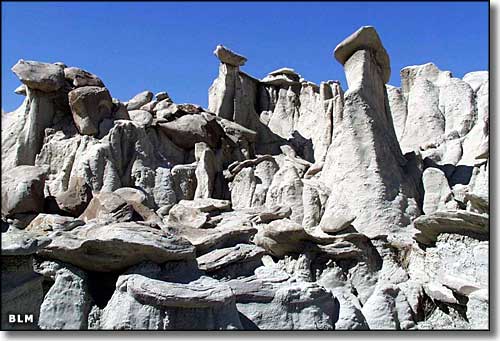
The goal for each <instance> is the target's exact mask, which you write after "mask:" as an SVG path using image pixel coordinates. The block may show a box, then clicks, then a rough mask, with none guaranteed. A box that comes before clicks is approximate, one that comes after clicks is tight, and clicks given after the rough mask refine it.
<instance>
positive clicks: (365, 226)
mask: <svg viewBox="0 0 500 341" xmlns="http://www.w3.org/2000/svg"><path fill="white" fill-rule="evenodd" d="M335 58H337V60H338V61H339V62H340V63H341V64H343V65H344V70H345V73H346V78H347V82H348V85H349V89H348V90H347V91H346V93H345V94H344V110H343V112H342V116H341V117H339V118H336V119H334V121H335V122H336V124H335V125H334V127H333V139H332V143H331V145H330V147H329V149H328V154H327V158H326V162H325V166H324V168H323V172H322V179H323V181H324V182H325V183H327V184H328V185H329V187H330V189H331V196H330V197H329V199H328V203H327V207H326V211H325V215H324V218H325V219H327V218H328V217H329V216H335V215H336V214H337V213H338V212H339V210H341V207H342V210H344V209H345V208H344V206H345V205H347V207H348V209H349V211H350V212H351V213H352V214H354V215H355V216H356V217H357V218H356V219H355V220H354V222H353V223H352V224H353V226H354V227H355V228H356V229H357V230H358V231H360V232H362V233H365V234H367V235H368V236H370V237H375V236H377V235H388V234H392V233H400V232H401V231H404V229H405V226H407V225H408V224H409V223H410V221H411V219H412V218H415V217H416V216H418V215H419V214H420V211H419V207H418V203H417V191H416V188H415V186H414V185H413V184H412V183H411V181H408V180H407V179H408V173H409V172H410V170H409V169H408V167H409V165H408V164H407V161H406V159H405V157H404V156H403V154H402V153H401V149H400V147H399V143H398V140H397V138H396V134H395V131H394V125H393V122H392V116H391V112H390V108H389V102H388V98H387V91H386V87H385V83H386V82H387V80H388V78H389V75H390V65H389V57H388V55H387V52H386V50H385V49H384V47H383V46H382V43H381V41H380V38H379V36H378V34H377V32H376V31H375V29H374V28H373V27H371V26H364V27H361V28H360V29H359V30H358V31H356V32H355V33H354V34H352V35H351V36H349V37H348V38H347V39H345V40H344V41H343V42H341V43H340V44H339V45H338V46H337V47H336V48H335Z"/></svg>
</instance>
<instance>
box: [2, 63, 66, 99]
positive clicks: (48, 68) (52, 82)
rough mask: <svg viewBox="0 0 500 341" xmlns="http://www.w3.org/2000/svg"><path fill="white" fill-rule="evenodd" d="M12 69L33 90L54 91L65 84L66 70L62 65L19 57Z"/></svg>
mask: <svg viewBox="0 0 500 341" xmlns="http://www.w3.org/2000/svg"><path fill="white" fill-rule="evenodd" d="M12 71H13V72H14V73H15V74H16V76H17V77H18V78H19V79H20V80H21V82H23V83H24V84H25V85H26V86H27V87H29V88H31V89H33V90H40V91H43V92H54V91H57V90H59V89H60V88H61V87H62V86H63V85H64V71H63V67H61V66H60V65H54V64H48V63H40V62H35V61H29V60H26V61H25V60H23V59H19V61H18V62H17V63H16V65H14V66H13V67H12Z"/></svg>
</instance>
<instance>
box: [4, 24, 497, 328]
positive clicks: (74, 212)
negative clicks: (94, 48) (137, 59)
mask: <svg viewBox="0 0 500 341" xmlns="http://www.w3.org/2000/svg"><path fill="white" fill-rule="evenodd" d="M214 54H215V55H216V57H217V58H218V60H219V61H220V64H219V75H218V77H217V78H216V79H215V80H214V82H213V84H212V86H211V87H210V89H209V106H208V108H207V109H206V108H202V107H200V106H198V105H194V104H179V103H175V102H174V101H173V99H171V98H170V97H169V95H168V93H167V92H160V93H158V94H156V95H153V93H151V92H149V91H143V92H141V93H139V94H137V95H136V96H134V97H133V98H132V99H130V100H129V101H127V102H121V101H120V100H118V99H115V98H112V97H111V94H110V92H109V90H108V89H107V88H106V87H105V85H104V83H103V82H102V81H101V80H100V79H99V78H98V77H97V76H95V75H93V74H91V73H90V72H88V71H85V70H82V69H79V68H75V67H67V66H66V65H64V64H62V63H55V64H48V63H40V62H31V61H24V60H20V61H19V62H18V63H17V64H16V65H15V66H14V67H13V71H14V73H15V74H16V75H17V76H18V77H19V79H20V80H21V82H22V85H21V86H20V87H19V88H18V89H16V93H18V94H20V95H22V96H25V99H24V101H23V103H22V105H21V106H20V107H19V108H18V109H17V110H16V111H14V112H12V113H4V112H2V263H3V264H4V265H3V267H2V328H3V329H15V328H16V326H15V325H11V324H9V323H8V320H7V318H6V316H7V315H8V314H10V313H29V312H31V311H32V312H33V313H34V314H35V320H34V321H33V323H32V324H31V325H30V326H31V327H32V328H34V329H36V328H42V329H75V328H76V329H155V330H164V329H249V330H255V329H307V330H310V329H322V330H331V329H348V330H351V329H395V330H399V329H443V328H451V329H453V328H460V329H464V328H465V329H469V328H470V329H485V328H488V323H489V316H488V306H489V303H488V302H489V297H488V276H489V273H488V248H489V193H488V180H489V176H488V174H489V149H488V148H489V108H488V89H489V87H488V73H487V72H472V73H470V74H467V75H466V76H464V78H463V79H458V78H454V77H453V76H452V74H451V72H448V71H441V70H439V69H438V68H437V66H435V65H434V64H431V63H429V64H424V65H419V66H409V67H406V68H404V69H403V70H401V85H402V86H401V88H398V87H394V86H390V85H387V84H386V83H387V82H388V80H389V77H390V73H391V67H390V59H389V55H388V53H387V51H386V50H385V48H384V46H383V44H382V41H381V39H380V37H379V35H378V34H377V32H376V31H375V29H374V28H373V27H369V26H365V27H361V28H360V29H359V30H358V31H356V32H354V33H353V34H352V35H351V36H349V37H348V38H346V39H345V40H344V41H343V42H341V43H340V44H339V45H338V46H337V47H336V49H335V51H334V56H335V58H336V59H337V61H338V62H340V63H341V64H342V65H343V66H344V70H345V74H346V78H347V83H348V88H347V89H345V91H344V90H343V89H342V88H341V86H340V83H339V82H338V81H333V80H329V81H325V82H321V83H320V84H319V85H316V84H314V83H312V82H309V81H306V80H304V79H303V78H302V77H301V76H300V75H299V74H298V73H297V72H296V71H294V70H293V69H291V68H282V69H279V70H276V71H273V72H270V73H269V74H268V75H267V76H266V77H265V78H264V79H261V80H259V79H256V78H254V77H252V76H250V75H248V74H246V73H245V72H243V71H242V68H243V67H244V65H245V63H246V62H247V59H246V58H245V57H243V56H241V55H239V54H237V53H235V52H233V51H231V50H229V49H227V48H226V47H224V46H222V45H219V46H217V47H216V49H215V51H214ZM16 264H17V265H16ZM4 284H5V285H4ZM23 327H24V328H26V326H25V325H24V326H23Z"/></svg>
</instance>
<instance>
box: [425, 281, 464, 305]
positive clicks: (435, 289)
mask: <svg viewBox="0 0 500 341" xmlns="http://www.w3.org/2000/svg"><path fill="white" fill-rule="evenodd" d="M424 290H425V293H426V294H427V295H428V296H429V297H430V298H432V299H433V300H434V301H440V302H444V303H449V304H458V300H457V299H456V297H455V296H454V295H453V292H452V291H451V290H450V289H448V288H446V287H445V286H443V285H442V284H440V283H437V282H430V283H427V284H426V285H425V286H424Z"/></svg>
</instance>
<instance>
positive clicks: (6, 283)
mask: <svg viewBox="0 0 500 341" xmlns="http://www.w3.org/2000/svg"><path fill="white" fill-rule="evenodd" d="M49 242H50V239H47V238H40V237H39V236H36V235H33V234H30V233H26V232H20V231H8V232H6V233H2V319H1V327H2V329H4V330H15V329H22V330H30V329H38V328H37V323H38V316H39V312H40V304H41V303H42V300H43V290H42V276H40V275H39V274H37V273H35V272H34V271H33V256H32V255H33V254H34V253H35V252H37V251H38V250H39V249H40V248H43V247H44V246H46V245H47V244H48V243H49ZM9 314H21V316H24V314H27V315H28V314H32V315H33V321H32V322H31V323H29V322H28V323H26V324H19V323H16V324H13V323H11V322H10V321H9V319H8V316H9Z"/></svg>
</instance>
